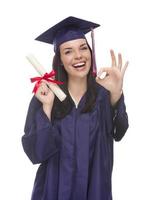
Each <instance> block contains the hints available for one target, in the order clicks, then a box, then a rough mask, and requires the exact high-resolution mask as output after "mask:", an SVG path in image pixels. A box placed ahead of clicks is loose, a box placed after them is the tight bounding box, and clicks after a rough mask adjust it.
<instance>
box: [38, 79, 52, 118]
mask: <svg viewBox="0 0 150 200" xmlns="http://www.w3.org/2000/svg"><path fill="white" fill-rule="evenodd" d="M47 85H49V83H48V82H47V81H45V80H42V82H41V84H40V86H39V88H38V90H37V92H36V94H35V96H36V97H37V99H38V100H39V101H40V102H41V103H42V104H43V110H44V112H45V114H46V115H47V117H48V118H49V119H50V118H51V110H52V107H53V102H54V98H55V95H54V93H53V92H52V91H51V90H50V89H49V88H48V87H47Z"/></svg>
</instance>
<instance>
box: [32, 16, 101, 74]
mask: <svg viewBox="0 0 150 200" xmlns="http://www.w3.org/2000/svg"><path fill="white" fill-rule="evenodd" d="M99 26H100V25H99V24H96V23H93V22H90V21H86V20H83V19H79V18H76V17H72V16H70V17H67V18H66V19H64V20H62V21H60V22H59V23H57V24H56V25H54V26H52V27H51V28H49V29H48V30H47V31H45V32H44V33H42V34H41V35H39V36H38V37H37V38H36V39H35V40H38V41H41V42H46V43H49V44H53V45H54V51H55V52H56V51H57V50H58V48H59V46H60V45H61V44H62V43H64V42H67V41H70V40H75V39H80V38H84V39H85V34H86V33H88V32H90V31H92V51H93V73H96V62H95V45H94V35H93V29H94V28H97V27H99ZM94 68H95V69H94Z"/></svg>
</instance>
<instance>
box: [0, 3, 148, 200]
mask: <svg viewBox="0 0 150 200" xmlns="http://www.w3.org/2000/svg"><path fill="white" fill-rule="evenodd" d="M70 15H72V16H76V17H80V18H83V19H87V20H90V21H94V22H96V23H100V24H101V27H100V28H98V29H96V31H95V41H96V56H97V64H98V67H101V66H110V61H111V60H110V55H109V50H110V49H111V48H113V49H114V50H115V52H116V53H118V52H121V53H122V54H123V58H124V61H126V60H129V62H130V64H129V67H128V69H127V72H126V75H125V79H124V93H125V100H126V105H127V111H128V115H129V122H130V128H129V130H128V131H127V133H126V136H125V137H124V139H123V140H122V141H121V142H120V143H115V147H114V151H115V156H114V170H113V177H112V178H113V196H114V200H135V199H136V200H147V199H150V194H149V192H148V190H149V180H150V155H149V152H150V136H149V134H150V131H149V124H150V122H149V120H150V119H149V115H150V107H149V102H150V100H149V86H150V80H149V79H150V78H149V72H150V70H149V68H150V50H149V49H150V39H149V37H150V28H149V26H150V22H149V19H150V14H149V5H148V0H147V1H146V0H137V1H131V0H124V1H123V0H114V1H113V0H110V1H109V0H104V1H101V0H97V1H96V0H91V1H87V0H86V1H83V0H74V1H71V0H68V1H65V0H63V1H58V0H53V1H50V0H49V1H44V0H39V1H38V0H24V1H21V0H20V1H19V0H14V1H8V0H5V1H3V2H2V1H1V5H0V62H1V66H0V72H1V73H0V95H1V98H0V124H1V125H0V199H3V200H10V199H11V200H29V199H30V196H31V191H32V187H33V182H34V177H35V173H36V170H37V167H38V166H36V165H32V163H31V162H30V161H29V160H28V158H27V157H26V155H25V154H24V152H23V149H22V146H21V136H22V135H23V134H24V133H23V128H24V122H25V117H26V112H27V107H28V103H29V101H30V99H31V96H32V93H31V91H32V88H33V85H32V84H31V83H30V81H29V78H30V77H33V76H35V75H37V73H36V72H35V71H34V69H33V68H32V66H31V65H30V64H29V63H28V62H27V60H26V58H25V56H26V55H27V54H28V53H34V54H35V56H36V57H37V58H38V59H39V60H40V62H41V63H42V64H43V65H44V66H45V68H46V69H47V70H48V71H50V69H51V61H52V57H53V48H52V47H51V46H50V45H47V44H44V43H43V44H42V43H40V42H37V41H34V38H35V37H37V36H38V35H39V34H41V33H42V32H43V31H45V30H47V29H48V28H49V27H50V26H51V25H54V24H55V23H57V22H58V21H60V20H62V19H64V18H65V17H68V16H70Z"/></svg>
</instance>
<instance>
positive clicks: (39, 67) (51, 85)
mask: <svg viewBox="0 0 150 200" xmlns="http://www.w3.org/2000/svg"><path fill="white" fill-rule="evenodd" d="M26 58H27V60H28V61H29V62H30V63H31V64H32V66H33V67H34V68H35V70H36V71H37V72H38V73H39V74H40V75H41V76H43V75H44V74H45V73H46V70H45V69H44V68H43V67H42V65H41V64H40V63H39V62H38V61H37V59H36V58H35V57H34V55H32V54H29V55H28V56H26ZM48 87H49V88H50V89H51V90H52V91H53V92H54V94H55V95H56V96H57V97H58V99H59V100H60V101H63V100H64V99H65V98H66V94H65V93H64V92H63V91H62V90H61V89H60V87H59V86H58V85H57V84H54V83H50V82H48Z"/></svg>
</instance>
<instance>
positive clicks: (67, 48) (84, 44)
mask: <svg viewBox="0 0 150 200" xmlns="http://www.w3.org/2000/svg"><path fill="white" fill-rule="evenodd" d="M83 46H87V43H83V44H81V45H80V47H83ZM70 49H72V47H66V48H64V49H63V50H70Z"/></svg>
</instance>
